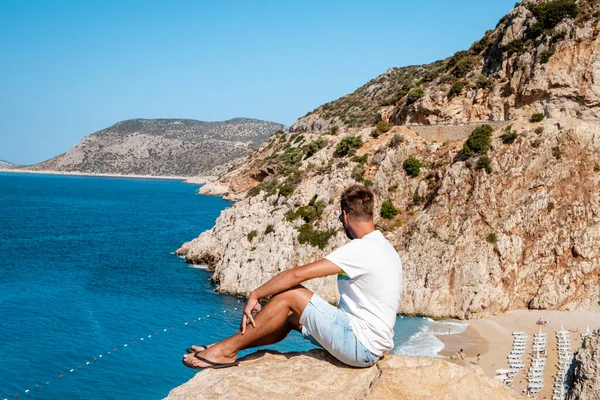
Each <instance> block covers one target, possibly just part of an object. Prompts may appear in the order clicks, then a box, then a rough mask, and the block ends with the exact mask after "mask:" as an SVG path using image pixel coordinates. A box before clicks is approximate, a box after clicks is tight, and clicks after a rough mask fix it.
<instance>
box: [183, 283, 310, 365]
mask: <svg viewBox="0 0 600 400" xmlns="http://www.w3.org/2000/svg"><path fill="white" fill-rule="evenodd" d="M312 295H313V293H312V292H311V291H310V290H308V289H306V288H305V287H303V286H298V287H295V288H292V289H289V290H286V291H285V292H282V293H280V294H278V295H276V296H274V297H273V298H272V299H271V300H270V301H269V302H268V303H267V304H266V305H265V306H264V307H263V309H262V310H261V311H260V312H259V313H258V314H256V317H254V321H255V322H256V328H254V327H253V326H252V325H248V326H247V328H246V333H245V334H243V335H242V334H241V332H238V333H236V334H235V335H233V336H231V337H229V338H227V339H225V340H223V341H221V342H219V343H216V344H215V345H213V346H210V347H209V348H208V349H206V350H204V351H202V352H200V353H198V355H199V356H200V357H203V358H206V359H208V360H210V361H213V362H216V363H222V364H226V363H231V362H233V361H235V359H236V357H237V353H238V352H239V351H240V350H242V349H247V348H251V347H256V346H264V345H267V344H273V343H276V342H278V341H280V340H282V339H283V338H285V337H286V336H287V335H288V333H289V332H290V330H291V329H293V328H295V329H298V325H299V324H298V323H297V322H296V321H298V320H299V319H300V316H301V315H302V312H303V311H304V308H305V307H306V305H307V304H308V302H309V301H310V298H311V296H312ZM294 325H295V326H294ZM184 361H185V362H186V363H187V364H191V365H194V366H196V367H207V366H209V365H208V364H206V363H203V362H202V361H200V360H198V359H196V358H195V357H194V354H187V355H185V356H184Z"/></svg>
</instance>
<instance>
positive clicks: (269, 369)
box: [167, 350, 514, 400]
mask: <svg viewBox="0 0 600 400" xmlns="http://www.w3.org/2000/svg"><path fill="white" fill-rule="evenodd" d="M242 398H243V399H290V398H298V399H307V400H308V399H315V400H322V399H328V400H338V399H339V400H346V399H357V400H358V399H372V400H376V399H382V400H383V399H399V400H402V399H406V400H409V399H410V400H420V399H423V400H425V399H447V400H451V399H457V400H458V399H467V400H468V399H489V400H496V399H498V400H507V399H512V398H514V397H513V394H512V392H511V391H510V390H509V389H508V388H507V387H506V386H504V385H502V384H501V383H500V382H498V381H494V380H493V379H490V378H488V377H486V376H485V375H484V374H483V372H482V371H481V370H480V369H478V368H476V367H473V368H465V367H461V366H458V365H455V364H451V363H449V362H447V361H444V360H438V359H432V358H425V357H410V358H409V357H402V356H396V355H393V356H386V358H385V359H384V360H382V361H380V362H378V363H377V364H376V365H375V366H373V367H371V368H364V369H359V368H349V367H346V366H344V365H342V364H341V363H339V362H338V361H337V360H335V359H334V358H332V357H331V356H329V355H328V354H327V353H326V352H324V351H322V350H311V351H309V352H307V353H285V354H281V353H276V352H265V351H260V352H257V353H254V354H251V355H249V356H247V357H246V358H244V359H243V360H241V361H240V365H239V366H238V367H235V368H230V369H222V370H206V371H203V372H200V373H198V374H197V375H196V376H195V377H194V378H192V379H191V380H190V381H188V382H187V383H185V384H183V385H181V386H179V387H178V388H175V389H173V390H172V391H171V392H170V393H169V396H168V397H167V399H168V400H192V399H207V400H208V399H242Z"/></svg>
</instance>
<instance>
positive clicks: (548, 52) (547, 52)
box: [540, 49, 554, 64]
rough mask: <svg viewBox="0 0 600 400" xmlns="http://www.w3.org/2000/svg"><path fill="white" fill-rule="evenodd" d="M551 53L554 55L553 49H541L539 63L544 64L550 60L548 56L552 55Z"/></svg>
mask: <svg viewBox="0 0 600 400" xmlns="http://www.w3.org/2000/svg"><path fill="white" fill-rule="evenodd" d="M553 55H554V49H548V50H544V51H542V52H541V53H540V63H542V64H546V63H547V62H548V61H549V60H550V57H552V56H553Z"/></svg>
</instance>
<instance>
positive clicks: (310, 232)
mask: <svg viewBox="0 0 600 400" xmlns="http://www.w3.org/2000/svg"><path fill="white" fill-rule="evenodd" d="M334 235H335V230H333V229H330V230H327V231H318V230H314V229H313V227H312V226H310V225H309V224H304V225H302V226H301V227H300V228H298V242H299V243H300V244H306V243H308V244H310V245H311V246H313V247H318V248H319V249H321V250H323V249H324V248H325V246H327V243H328V242H329V239H331V237H332V236H334Z"/></svg>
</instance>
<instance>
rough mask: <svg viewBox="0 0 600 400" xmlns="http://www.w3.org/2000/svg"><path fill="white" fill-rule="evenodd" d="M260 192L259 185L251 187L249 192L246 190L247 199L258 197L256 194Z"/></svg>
mask: <svg viewBox="0 0 600 400" xmlns="http://www.w3.org/2000/svg"><path fill="white" fill-rule="evenodd" d="M260 190H261V187H260V185H256V186H253V187H251V188H250V190H248V197H254V196H258V194H259V193H260Z"/></svg>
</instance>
